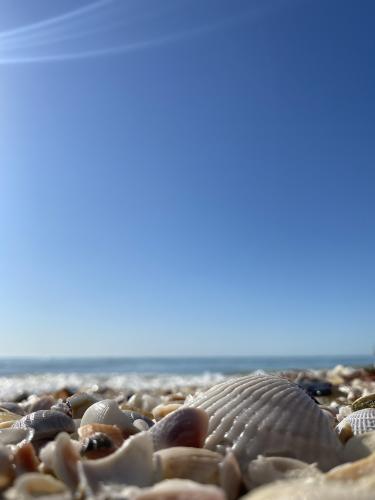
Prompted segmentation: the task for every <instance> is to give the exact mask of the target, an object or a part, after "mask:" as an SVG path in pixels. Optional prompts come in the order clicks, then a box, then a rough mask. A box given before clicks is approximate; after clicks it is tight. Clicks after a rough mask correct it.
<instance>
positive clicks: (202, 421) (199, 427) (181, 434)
mask: <svg viewBox="0 0 375 500" xmlns="http://www.w3.org/2000/svg"><path fill="white" fill-rule="evenodd" d="M207 429H208V416H207V413H206V412H205V411H203V410H201V409H198V408H182V409H181V410H177V411H175V412H173V413H170V414H169V415H167V416H166V417H164V418H163V419H162V420H160V421H159V422H158V423H157V424H155V425H154V426H153V427H151V429H150V430H149V432H150V433H151V435H152V438H153V442H154V448H155V450H161V449H163V448H171V447H172V446H191V447H194V448H202V447H203V445H204V440H205V438H206V436H207Z"/></svg>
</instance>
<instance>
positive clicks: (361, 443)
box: [342, 431, 375, 462]
mask: <svg viewBox="0 0 375 500" xmlns="http://www.w3.org/2000/svg"><path fill="white" fill-rule="evenodd" d="M374 452H375V432H374V431H372V432H364V433H363V434H357V436H353V437H352V438H350V439H349V440H348V441H347V442H346V443H345V446H344V449H343V451H342V461H343V462H354V461H355V460H360V459H361V458H365V457H368V456H369V455H371V453H374Z"/></svg>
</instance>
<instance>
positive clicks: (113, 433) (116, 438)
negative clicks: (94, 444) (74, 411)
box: [78, 424, 124, 448]
mask: <svg viewBox="0 0 375 500" xmlns="http://www.w3.org/2000/svg"><path fill="white" fill-rule="evenodd" d="M96 433H102V434H105V435H106V436H108V437H109V438H110V439H111V441H112V442H113V444H114V445H115V446H116V448H120V446H121V445H122V443H123V442H124V438H123V437H122V433H121V431H120V429H119V428H118V427H117V425H107V424H87V425H84V426H81V427H79V429H78V435H79V437H80V440H81V441H83V440H84V439H86V438H89V437H90V436H92V435H93V434H96Z"/></svg>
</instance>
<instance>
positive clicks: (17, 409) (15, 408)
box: [0, 401, 25, 417]
mask: <svg viewBox="0 0 375 500" xmlns="http://www.w3.org/2000/svg"><path fill="white" fill-rule="evenodd" d="M2 410H7V411H10V412H12V413H16V414H17V415H20V416H21V417H23V416H24V415H25V410H24V409H23V408H22V406H20V405H19V404H18V403H12V402H9V401H3V402H1V403H0V412H1V411H2Z"/></svg>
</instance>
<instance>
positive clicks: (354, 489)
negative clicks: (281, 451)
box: [241, 478, 375, 500]
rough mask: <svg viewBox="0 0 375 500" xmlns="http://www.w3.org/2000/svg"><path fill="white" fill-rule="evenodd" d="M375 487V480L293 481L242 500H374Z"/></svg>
mask: <svg viewBox="0 0 375 500" xmlns="http://www.w3.org/2000/svg"><path fill="white" fill-rule="evenodd" d="M374 486H375V482H374V479H372V480H371V481H365V482H362V480H359V481H355V482H354V481H353V482H352V483H349V482H340V481H324V480H321V481H319V480H318V481H317V480H316V478H307V479H293V480H291V481H275V482H273V483H271V484H268V485H266V486H261V487H260V488H256V489H255V490H254V491H252V492H251V493H249V494H247V495H245V496H244V497H241V500H319V499H321V500H374Z"/></svg>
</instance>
